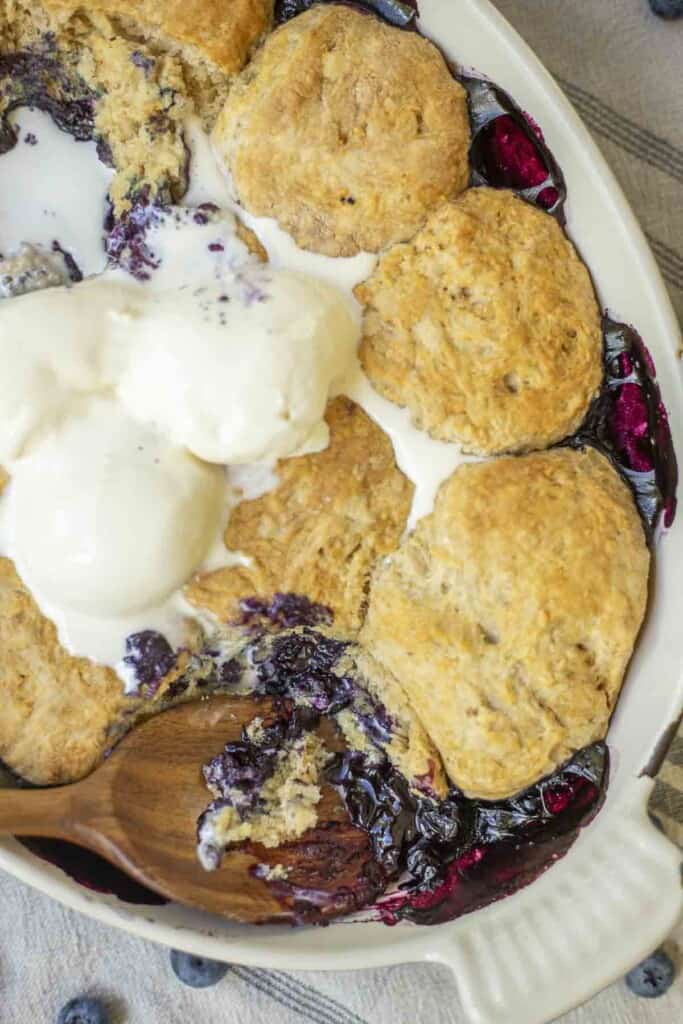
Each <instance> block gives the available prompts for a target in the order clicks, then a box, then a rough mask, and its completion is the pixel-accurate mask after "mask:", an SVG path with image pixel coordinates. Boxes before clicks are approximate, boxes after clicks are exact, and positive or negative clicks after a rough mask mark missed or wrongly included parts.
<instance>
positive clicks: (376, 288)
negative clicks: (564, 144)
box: [356, 188, 602, 454]
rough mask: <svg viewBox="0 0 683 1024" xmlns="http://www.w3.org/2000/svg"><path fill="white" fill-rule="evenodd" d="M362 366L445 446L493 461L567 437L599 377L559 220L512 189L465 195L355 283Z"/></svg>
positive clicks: (594, 321)
mask: <svg viewBox="0 0 683 1024" xmlns="http://www.w3.org/2000/svg"><path fill="white" fill-rule="evenodd" d="M356 297H357V298H358V300H359V301H360V302H362V303H363V304H364V306H365V316H364V327H363V332H364V333H363V341H362V344H361V350H360V357H361V362H362V364H363V367H364V369H365V371H366V373H367V374H368V376H369V378H370V380H371V381H372V383H373V384H374V386H375V387H376V388H377V390H378V391H380V393H381V394H383V395H384V396H385V397H387V398H389V399H391V400H392V401H394V402H397V403H398V404H400V405H404V406H408V408H409V409H410V411H411V414H412V417H413V419H414V421H415V423H416V424H417V425H418V426H419V427H422V428H423V429H425V430H428V431H429V433H430V434H431V435H432V436H433V437H435V438H439V439H440V440H445V441H459V442H461V443H462V445H463V446H464V448H465V449H466V450H467V451H470V452H476V453H479V454H491V453H497V452H507V451H527V450H531V449H534V448H544V447H546V446H548V445H550V444H553V443H554V442H556V441H559V440H561V439H562V438H564V437H567V436H568V435H569V434H571V433H573V432H574V431H575V430H576V429H577V427H578V426H579V425H580V423H581V421H582V419H583V418H584V416H585V414H586V412H587V410H588V406H589V404H590V401H591V399H592V398H593V397H594V395H595V394H596V392H597V389H598V387H599V385H600V381H601V379H602V332H601V323H600V313H599V309H598V304H597V301H596V298H595V292H594V290H593V286H592V283H591V279H590V276H589V274H588V271H587V270H586V268H585V266H584V264H583V263H582V262H581V260H580V259H579V258H578V256H577V254H576V251H575V249H574V247H573V245H572V243H571V242H570V241H569V240H568V239H567V237H566V236H565V235H564V233H563V231H562V229H561V227H560V226H559V224H558V223H557V221H556V220H555V219H554V218H553V217H551V216H550V215H549V214H547V213H544V212H543V211H542V210H539V209H537V208H535V207H533V206H531V205H530V204H529V203H526V202H524V201H523V200H521V199H518V198H517V197H516V196H515V195H514V193H513V192H509V191H506V190H497V189H489V188H476V189H469V190H468V191H467V192H466V193H465V194H464V195H462V196H460V198H458V199H457V200H455V201H454V202H453V203H448V204H445V205H443V206H442V207H440V209H438V210H437V211H436V212H435V213H433V214H432V215H431V216H430V218H429V220H428V222H427V224H426V225H425V227H424V228H423V229H422V231H420V233H419V234H418V235H417V236H416V237H415V238H414V239H413V240H412V241H411V242H409V243H407V244H405V245H399V246H396V247H395V248H393V249H391V250H390V251H389V252H388V253H386V254H385V255H384V256H383V257H382V258H381V259H380V262H379V264H378V266H377V268H376V269H375V271H374V273H373V274H372V275H371V277H370V278H369V279H368V280H367V281H365V282H364V283H363V284H361V285H359V286H358V287H357V288H356Z"/></svg>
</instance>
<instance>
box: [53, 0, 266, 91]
mask: <svg viewBox="0 0 683 1024" xmlns="http://www.w3.org/2000/svg"><path fill="white" fill-rule="evenodd" d="M38 6H40V5H38ZM42 6H43V7H44V8H45V10H46V11H47V12H48V14H49V15H50V16H51V18H52V21H53V24H56V25H58V26H59V25H60V24H63V23H64V22H65V21H66V20H67V19H69V18H71V17H72V16H73V15H74V14H76V13H78V14H80V15H84V16H86V17H89V18H94V17H96V16H97V15H104V16H105V17H106V18H107V19H109V21H110V23H111V25H112V27H113V29H114V31H115V33H116V34H117V35H121V36H124V37H126V38H129V39H136V40H138V41H142V42H145V43H150V44H152V45H153V46H154V47H155V48H157V49H158V50H162V51H166V52H169V53H178V54H180V55H181V57H182V58H183V60H184V62H185V63H186V64H187V65H188V66H191V65H204V66H208V67H209V68H211V69H217V70H220V71H224V72H228V73H229V74H234V73H235V72H237V71H239V70H240V69H241V68H242V67H243V66H244V64H245V63H246V61H247V58H248V56H249V53H250V51H251V49H252V47H253V46H254V45H255V43H256V42H257V41H258V39H260V37H261V36H262V35H263V34H264V32H266V31H267V29H268V28H269V27H270V23H271V20H272V16H273V0H86V2H85V3H83V2H82V0H42Z"/></svg>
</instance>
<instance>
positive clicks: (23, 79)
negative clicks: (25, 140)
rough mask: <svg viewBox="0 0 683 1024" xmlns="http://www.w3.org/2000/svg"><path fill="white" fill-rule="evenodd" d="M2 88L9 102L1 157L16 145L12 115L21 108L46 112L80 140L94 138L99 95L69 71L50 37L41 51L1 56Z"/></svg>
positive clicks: (0, 135)
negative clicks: (35, 108) (96, 106)
mask: <svg viewBox="0 0 683 1024" xmlns="http://www.w3.org/2000/svg"><path fill="white" fill-rule="evenodd" d="M0 89H1V90H2V95H3V97H4V100H5V104H4V110H3V114H2V120H1V121H0V154H2V153H7V152H8V151H9V150H10V149H13V147H14V146H15V145H16V142H17V134H16V132H15V130H14V128H13V127H12V125H11V124H10V122H9V115H10V114H11V113H12V111H13V110H16V108H17V107H37V108H38V109H39V110H43V111H45V113H47V114H49V115H50V117H51V118H52V120H53V121H54V122H55V124H56V125H57V127H58V128H61V129H62V131H65V132H68V133H69V135H72V136H73V137H74V138H75V139H78V140H80V141H83V142H87V141H90V140H91V139H92V138H93V137H94V134H95V99H96V97H95V94H94V93H93V92H92V90H91V89H89V88H88V86H87V85H86V84H85V82H84V81H83V80H82V79H81V78H80V76H79V75H77V74H75V73H70V72H69V71H67V69H66V68H65V65H64V63H63V62H62V61H61V60H60V59H59V56H58V54H57V51H56V49H55V47H54V42H53V40H51V38H50V37H49V36H46V37H45V40H44V45H43V47H42V48H41V49H36V50H30V51H29V50H26V51H23V52H20V53H12V54H5V55H0ZM100 158H101V157H100Z"/></svg>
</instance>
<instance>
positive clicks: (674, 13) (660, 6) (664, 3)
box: [650, 0, 683, 19]
mask: <svg viewBox="0 0 683 1024" xmlns="http://www.w3.org/2000/svg"><path fill="white" fill-rule="evenodd" d="M650 7H651V8H652V10H653V12H654V13H655V14H656V15H658V17H660V18H669V19H671V18H683V0H650Z"/></svg>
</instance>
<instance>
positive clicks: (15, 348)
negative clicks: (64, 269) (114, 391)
mask: <svg viewBox="0 0 683 1024" xmlns="http://www.w3.org/2000/svg"><path fill="white" fill-rule="evenodd" d="M136 291H137V289H134V288H131V287H126V286H124V285H120V284H117V283H114V282H110V283H109V284H108V285H107V286H106V287H103V286H102V284H101V283H100V282H98V281H94V280H93V281H84V282H83V284H80V285H78V287H76V288H67V287H59V288H49V289H47V290H46V291H39V292H33V293H32V294H30V295H22V296H19V297H18V298H14V299H12V300H11V301H4V302H2V303H1V304H0V362H1V364H2V373H1V374H0V465H4V466H8V465H9V463H10V462H11V461H12V459H14V458H16V457H17V456H19V455H20V454H21V453H22V451H23V450H24V449H25V447H26V445H27V444H28V443H29V442H31V441H34V440H35V439H36V438H37V437H40V436H41V435H42V434H43V433H44V432H45V431H47V430H49V429H51V427H52V425H53V423H54V422H55V421H56V420H57V419H59V418H60V417H61V416H63V415H64V414H65V413H66V412H67V411H68V407H69V404H70V403H71V402H72V401H74V400H75V399H78V398H79V397H83V396H87V395H93V394H97V393H98V392H104V391H106V390H107V389H108V388H109V387H110V386H111V382H112V374H113V368H112V367H111V366H110V364H109V360H110V358H111V356H112V355H113V350H112V346H111V345H109V344H105V343H104V342H105V339H108V338H109V337H110V331H111V326H112V324H111V317H112V316H114V317H116V316H117V315H118V314H120V312H121V311H125V309H126V308H127V305H128V302H129V299H131V297H132V296H134V295H135V294H136Z"/></svg>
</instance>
